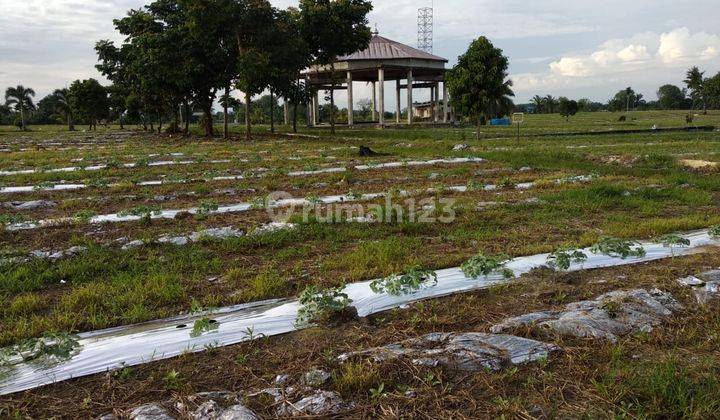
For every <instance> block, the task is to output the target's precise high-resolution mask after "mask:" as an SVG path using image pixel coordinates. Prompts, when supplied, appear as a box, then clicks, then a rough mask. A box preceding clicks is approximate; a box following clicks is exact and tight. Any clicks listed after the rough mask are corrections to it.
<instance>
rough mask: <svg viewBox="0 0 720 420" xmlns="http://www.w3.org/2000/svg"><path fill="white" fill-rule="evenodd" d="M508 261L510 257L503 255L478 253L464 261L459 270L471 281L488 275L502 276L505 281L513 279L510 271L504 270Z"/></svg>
mask: <svg viewBox="0 0 720 420" xmlns="http://www.w3.org/2000/svg"><path fill="white" fill-rule="evenodd" d="M508 261H510V256H508V255H505V254H500V255H494V256H487V255H484V254H483V253H479V254H477V255H475V256H474V257H471V258H470V259H469V260H467V261H465V262H464V263H463V264H462V265H461V266H460V269H461V270H462V272H463V273H464V274H465V275H466V276H468V277H470V278H473V279H476V278H478V277H480V276H487V275H490V274H502V275H503V277H505V278H506V279H507V278H512V277H514V274H513V272H512V270H510V269H507V268H505V264H507V263H508Z"/></svg>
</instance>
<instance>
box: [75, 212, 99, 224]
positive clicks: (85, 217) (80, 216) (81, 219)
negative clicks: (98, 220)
mask: <svg viewBox="0 0 720 420" xmlns="http://www.w3.org/2000/svg"><path fill="white" fill-rule="evenodd" d="M95 214H96V213H95V212H94V211H92V210H82V211H79V212H77V213H75V216H73V219H75V221H77V222H78V223H88V222H90V219H92V218H93V216H95Z"/></svg>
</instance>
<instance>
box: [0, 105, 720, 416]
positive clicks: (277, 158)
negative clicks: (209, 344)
mask: <svg viewBox="0 0 720 420" xmlns="http://www.w3.org/2000/svg"><path fill="white" fill-rule="evenodd" d="M620 115H621V114H617V113H585V114H579V115H577V116H575V117H572V118H571V119H570V120H569V121H566V120H565V119H564V118H562V117H560V116H558V115H528V116H526V119H525V123H524V125H523V128H522V132H523V136H522V138H521V139H520V141H519V142H518V141H517V140H516V139H515V133H516V132H515V129H514V128H512V127H511V128H498V127H484V128H483V130H482V137H483V139H482V140H480V141H476V140H475V139H474V137H475V134H474V131H475V130H474V128H472V127H463V128H423V127H413V128H398V129H385V130H379V129H375V128H370V127H367V128H363V127H357V128H355V129H352V130H349V129H341V130H340V131H339V132H338V134H337V135H336V136H334V137H333V136H330V134H329V132H328V131H326V130H324V129H316V130H310V129H307V128H304V127H303V128H302V129H301V132H302V133H303V134H306V136H285V135H283V134H270V133H269V130H268V127H266V126H258V127H255V129H254V132H255V138H254V140H252V141H250V142H246V141H244V140H241V139H240V134H239V133H241V132H242V128H241V127H236V126H233V138H232V139H230V140H227V141H225V140H221V139H211V140H208V139H203V138H200V137H190V138H182V137H178V136H175V137H171V136H167V135H154V134H150V133H144V132H141V131H134V130H135V127H126V130H123V131H121V130H119V128H117V127H110V128H103V127H101V128H100V129H99V130H98V131H97V132H86V131H82V130H81V131H79V132H75V133H68V132H65V131H63V128H62V127H54V126H53V127H46V126H43V127H31V131H30V132H27V133H21V132H18V131H17V130H15V129H13V128H11V127H0V150H2V152H0V171H2V173H3V175H1V176H0V188H9V187H22V186H26V187H32V188H30V189H29V190H28V191H25V192H16V193H10V192H8V193H0V203H11V202H16V203H14V204H9V205H0V206H2V207H0V222H2V223H3V225H4V226H5V229H4V230H2V231H0V261H2V263H0V345H3V346H6V345H12V344H15V343H18V342H20V341H21V340H24V339H29V338H33V337H38V336H41V335H42V334H43V333H46V332H48V331H56V332H71V333H78V332H86V331H92V330H97V329H102V328H108V327H114V326H120V325H128V324H133V323H138V322H143V321H148V320H153V319H158V318H163V317H170V316H174V315H178V314H183V313H188V312H189V311H191V310H192V308H194V307H197V306H198V305H199V306H202V307H216V308H217V307H222V306H227V305H232V304H237V303H244V302H252V301H258V300H263V299H270V298H281V297H291V296H297V295H298V294H300V293H301V292H302V290H303V289H305V288H306V287H307V286H309V285H313V284H315V285H319V286H322V287H334V286H339V285H342V284H346V283H351V282H356V281H360V280H368V279H373V278H378V277H384V276H389V275H391V274H394V273H402V272H404V271H405V270H407V269H409V268H410V267H413V266H421V267H424V268H428V269H433V270H437V269H442V268H447V267H455V266H458V265H460V264H461V263H463V262H464V261H466V260H467V259H468V258H469V257H471V256H472V255H475V254H476V253H477V252H478V251H482V252H484V253H486V254H507V255H509V256H513V257H516V256H524V255H532V254H536V253H542V252H551V251H553V250H555V249H556V248H557V247H558V246H561V245H563V244H574V245H575V246H590V245H592V244H593V243H595V242H597V240H598V239H599V238H600V237H602V236H614V237H619V238H624V239H635V240H641V239H652V238H655V237H658V236H660V235H663V234H668V233H672V232H677V231H688V230H693V229H700V228H707V227H710V226H713V225H717V224H720V173H719V172H718V171H719V169H718V166H717V165H718V164H720V155H718V153H720V134H719V133H718V132H717V131H709V132H656V133H652V132H643V133H636V134H612V133H607V134H601V135H597V134H592V135H590V134H587V135H583V134H578V133H581V132H605V131H612V130H628V129H633V130H635V129H637V130H647V129H649V128H650V127H652V126H653V125H657V126H658V127H660V128H673V127H685V126H686V123H685V115H686V113H685V112H631V113H630V114H628V120H627V122H619V121H618V118H619V116H620ZM694 124H695V125H698V126H699V125H715V126H718V127H720V113H718V112H711V113H710V114H709V115H698V116H696V117H695V121H694ZM81 129H82V127H81ZM287 130H288V127H283V126H280V127H278V131H279V132H281V133H284V132H286V131H287ZM568 133H574V134H575V135H572V136H569V135H563V134H568ZM539 134H543V136H534V135H539ZM457 145H465V146H466V147H456V146H457ZM360 146H367V147H370V148H371V149H373V150H374V151H376V152H379V153H381V154H382V155H380V156H376V157H359V155H358V148H359V147H360ZM465 157H474V158H482V159H484V160H483V161H481V162H471V163H446V164H436V165H418V166H411V165H407V164H406V165H400V166H397V167H390V168H382V167H381V165H380V164H382V163H387V162H407V161H409V160H430V159H437V158H465ZM689 161H695V163H696V165H695V166H696V167H693V166H692V165H691V163H692V162H689ZM157 162H165V164H163V165H154V163H157ZM698 162H699V164H697V163H698ZM130 164H132V165H130ZM368 164H369V165H370V166H371V167H370V168H368V169H358V168H355V167H356V166H358V165H368ZM95 165H101V167H99V168H92V169H91V168H87V167H88V166H90V167H92V166H95ZM373 165H375V166H377V167H373ZM77 167H84V168H85V169H81V168H77ZM338 167H341V168H350V169H348V170H345V171H342V172H332V173H323V172H322V170H323V169H327V168H338ZM62 168H74V170H69V169H64V170H62V171H57V169H62ZM30 169H34V170H35V172H27V171H28V170H30ZM54 169H55V171H54ZM295 171H307V172H310V173H309V174H297V175H292V173H293V172H295ZM5 172H7V173H5ZM577 176H587V177H588V178H587V179H586V180H585V181H583V182H567V180H569V179H573V177H577ZM229 177H237V178H239V177H242V178H243V179H226V178H229ZM148 181H161V182H158V185H145V184H143V183H144V182H145V183H147V182H148ZM526 182H534V184H533V185H532V187H530V188H527V189H519V188H514V186H516V185H518V184H522V183H526ZM69 183H72V184H82V185H83V188H78V189H73V190H60V189H58V188H56V186H57V185H61V186H62V185H65V184H69ZM488 184H492V185H495V186H498V187H497V188H496V189H492V190H488V189H483V188H472V186H477V185H488ZM452 186H468V188H467V191H462V192H459V191H456V190H453V189H451V188H449V187H452ZM400 190H404V191H412V192H413V193H412V197H413V198H415V199H416V202H415V203H413V204H412V206H413V209H414V210H421V207H422V205H421V204H417V203H418V202H420V200H423V199H424V200H429V201H427V202H431V203H434V204H436V205H437V203H439V202H440V201H439V200H440V199H447V198H452V199H454V200H455V204H454V207H453V209H454V212H455V217H454V218H453V220H452V221H450V222H449V223H439V222H438V223H421V222H419V221H415V220H411V219H410V218H409V216H408V214H405V215H404V216H403V217H401V218H400V219H399V220H398V219H396V220H393V221H391V222H385V223H358V222H353V221H352V220H333V221H334V222H333V223H324V222H322V221H321V220H318V217H312V216H311V217H309V218H303V217H302V215H301V214H300V212H299V211H297V212H296V213H295V214H293V215H292V216H291V217H290V221H291V222H293V223H295V224H296V226H295V227H294V228H291V229H281V230H278V231H274V232H267V233H258V234H248V235H244V236H241V237H235V238H229V239H224V240H200V241H197V242H193V243H190V244H187V245H184V246H177V245H172V244H168V243H162V241H159V242H158V241H157V239H158V238H162V237H164V236H165V237H167V236H173V235H188V234H190V233H193V232H199V231H201V230H203V229H208V228H220V227H233V228H235V229H238V230H242V231H244V232H247V233H250V232H253V231H254V230H255V229H258V228H260V229H261V230H262V227H263V226H265V225H267V224H268V223H270V222H272V221H273V220H272V218H271V217H270V215H269V214H268V211H267V209H265V208H262V206H259V205H258V206H253V207H252V208H250V209H249V210H247V211H242V212H227V213H220V214H218V213H215V212H213V211H212V210H213V209H216V208H218V207H223V206H228V205H234V204H237V203H260V202H262V201H263V200H264V199H265V198H266V197H267V196H268V195H269V194H271V193H273V192H278V191H284V192H287V193H288V194H289V195H291V196H293V197H297V198H307V199H308V200H309V201H311V202H312V201H316V200H318V198H319V197H324V196H333V195H338V194H371V193H387V194H389V195H392V196H396V195H397V192H398V191H400ZM33 201H36V202H37V201H41V202H44V203H45V205H43V206H37V207H34V208H29V209H27V208H21V206H20V204H22V203H28V202H33ZM384 203H385V200H384V199H375V200H369V201H368V202H367V203H364V204H367V205H369V204H378V205H380V206H382V205H384ZM191 208H200V209H207V210H208V211H206V212H200V213H206V214H190V213H187V212H181V214H180V215H178V216H177V217H175V218H171V219H152V220H150V219H149V218H148V217H145V218H143V220H140V221H125V222H123V221H121V222H117V223H89V222H88V221H89V220H91V218H92V217H93V216H97V215H108V214H115V213H119V214H135V215H150V214H152V213H153V212H157V211H160V210H168V209H178V210H183V209H191ZM406 210H408V209H406ZM432 212H434V213H433V214H434V215H437V214H436V212H437V207H435V210H432ZM45 219H54V220H55V219H72V220H64V221H62V222H61V223H56V224H54V225H52V226H46V227H42V228H38V229H27V230H12V229H11V228H12V226H14V225H16V224H18V223H22V222H32V221H37V220H45ZM133 240H143V241H144V242H145V245H143V246H139V247H135V248H129V249H123V245H124V244H127V243H129V242H131V241H133ZM73 246H82V247H84V248H85V250H84V251H83V252H80V253H78V254H77V255H73V256H68V257H65V258H60V259H57V260H49V259H43V258H27V256H28V255H29V254H30V253H32V252H33V251H52V252H58V251H62V250H66V249H69V248H71V247H73ZM718 266H720V254H718V251H717V249H714V248H712V249H708V250H705V252H703V253H699V254H696V255H692V256H686V257H678V258H673V259H670V260H662V261H659V262H655V263H647V264H640V265H637V266H627V267H622V268H609V269H600V270H590V271H585V272H582V273H576V274H565V273H562V272H552V271H550V270H547V271H540V272H537V273H531V274H530V275H527V276H523V277H522V279H521V281H518V282H515V283H513V284H511V285H508V286H502V287H495V288H492V289H489V290H483V291H478V292H472V293H466V294H461V295H456V296H451V297H447V298H442V299H435V300H429V301H426V302H422V303H417V304H413V305H410V307H408V308H407V309H402V310H394V311H391V312H388V313H384V314H381V315H375V316H373V317H371V318H370V319H369V320H363V321H353V322H349V323H346V324H342V325H340V326H336V327H317V328H311V329H308V330H304V331H299V332H296V333H291V334H287V335H283V336H279V337H274V338H267V339H261V340H257V341H254V342H250V343H244V344H240V345H234V346H228V347H223V348H218V349H212V350H211V351H207V352H203V353H198V354H193V355H186V356H182V357H179V358H174V359H170V360H167V361H156V362H152V363H148V364H146V365H142V366H138V367H136V368H133V369H132V370H131V371H128V373H127V375H124V374H123V375H122V376H121V377H120V376H118V375H96V376H91V377H86V378H79V379H75V380H72V381H68V382H63V383H59V384H57V385H52V386H48V387H44V388H40V389H37V390H32V391H27V392H24V393H19V394H13V395H9V396H4V397H0V417H13V416H16V417H18V418H22V417H24V416H28V417H34V418H38V417H50V416H62V417H89V416H97V415H100V414H103V413H106V412H108V411H112V410H113V409H115V410H122V409H126V408H129V407H133V406H136V405H138V404H141V403H144V402H148V401H155V400H163V399H167V398H170V397H175V398H181V397H182V396H183V395H189V394H191V393H193V392H200V391H210V390H217V389H233V390H239V389H247V388H249V387H256V386H262V385H264V384H267V383H268V382H269V381H271V380H272V378H273V377H274V375H275V374H277V373H278V372H292V373H297V372H302V370H303V368H305V369H307V367H309V366H322V367H324V368H326V369H328V370H329V371H332V372H333V374H334V378H335V379H334V381H333V385H332V386H333V389H334V390H336V391H338V392H339V393H340V394H341V395H342V396H343V397H344V398H345V399H348V400H351V401H353V402H355V404H356V405H355V408H354V409H353V410H352V412H351V413H349V415H350V416H353V417H379V416H388V417H393V416H399V415H403V416H407V417H434V418H441V417H444V418H451V417H452V418H458V417H498V416H506V417H521V418H528V417H543V416H546V417H586V416H587V417H625V416H626V417H642V418H676V417H688V418H711V417H717V416H720V404H718V402H717V398H716V396H717V393H718V391H720V382H718V381H717V379H716V375H717V372H718V371H720V362H719V361H720V351H719V350H718V349H719V348H720V347H718V344H720V343H718V340H719V338H718V337H719V336H718V328H719V327H720V318H719V317H718V313H719V312H718V308H720V307H719V306H718V305H717V303H711V304H710V305H708V306H707V307H705V308H695V307H694V306H692V305H690V304H687V305H685V306H686V307H687V308H692V309H687V310H686V311H684V312H683V313H682V314H681V315H679V316H678V317H676V318H673V319H672V320H671V321H670V322H669V323H668V325H667V326H664V327H663V328H658V329H656V330H655V331H653V332H651V333H648V334H645V335H643V336H642V337H638V336H628V337H625V338H623V339H622V340H621V341H620V342H618V343H605V342H597V341H593V340H582V339H567V338H561V337H557V340H556V343H558V344H560V345H561V346H562V347H563V348H564V349H565V350H564V351H563V353H562V354H560V355H559V356H555V357H553V359H552V360H550V361H548V362H547V363H542V364H540V365H533V366H526V367H521V368H519V369H514V370H508V371H503V372H499V373H482V372H481V373H477V374H471V375H469V376H458V375H454V374H451V373H449V372H445V371H443V370H442V369H439V368H419V367H412V368H408V366H404V365H403V366H389V367H387V369H377V368H371V367H368V366H366V367H363V366H356V367H355V368H354V369H353V367H352V366H350V367H348V365H343V366H340V365H338V364H337V362H336V361H334V358H333V356H336V355H338V354H340V353H341V352H344V351H348V350H357V349H360V348H366V347H369V346H375V345H383V344H387V343H390V342H392V341H397V340H399V339H403V338H409V337H414V336H417V335H419V334H422V333H425V332H431V331H455V332H467V331H484V330H486V329H487V328H488V327H489V326H490V325H492V324H493V323H494V322H497V321H498V320H500V319H502V318H504V317H507V316H514V315H519V314H521V313H525V312H528V311H533V310H547V309H553V308H557V307H558V306H559V305H562V304H565V303H568V302H572V301H576V300H580V299H586V298H591V297H594V296H597V295H598V294H601V293H604V292H607V291H611V290H616V289H628V288H635V287H661V288H664V290H670V291H673V293H674V294H675V295H676V296H677V297H678V298H679V299H683V303H688V302H691V300H692V297H691V296H690V294H689V293H688V292H687V291H685V290H683V289H681V288H680V287H679V286H678V285H677V284H676V282H675V280H676V279H677V278H679V277H682V276H686V275H691V274H695V273H696V272H697V271H698V270H706V269H710V268H717V267H718ZM170 371H173V372H176V373H178V374H179V377H180V378H181V379H180V380H179V384H175V385H177V386H175V385H173V386H172V387H170V386H167V380H166V379H164V378H166V377H167V374H168V372H170ZM428 378H431V379H428ZM380 384H382V385H383V390H384V391H383V392H382V393H381V394H382V395H381V396H378V393H377V392H371V389H375V390H377V388H378V387H379V386H380ZM408 389H412V390H413V391H414V395H415V396H414V397H413V398H409V397H407V393H406V391H407V390H408ZM258 410H259V412H260V413H261V414H263V415H268V416H269V415H270V414H269V412H263V411H262V410H263V409H262V408H258Z"/></svg>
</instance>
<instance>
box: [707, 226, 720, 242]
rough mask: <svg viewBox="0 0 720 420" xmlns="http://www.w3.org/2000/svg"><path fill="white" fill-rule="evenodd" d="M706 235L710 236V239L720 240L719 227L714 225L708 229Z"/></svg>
mask: <svg viewBox="0 0 720 420" xmlns="http://www.w3.org/2000/svg"><path fill="white" fill-rule="evenodd" d="M708 235H710V237H711V238H712V239H720V225H715V226H712V227H711V228H710V229H708Z"/></svg>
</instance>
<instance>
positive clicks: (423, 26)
mask: <svg viewBox="0 0 720 420" xmlns="http://www.w3.org/2000/svg"><path fill="white" fill-rule="evenodd" d="M418 49H420V50H423V51H425V52H427V53H430V54H432V52H433V8H432V7H421V8H419V9H418Z"/></svg>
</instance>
